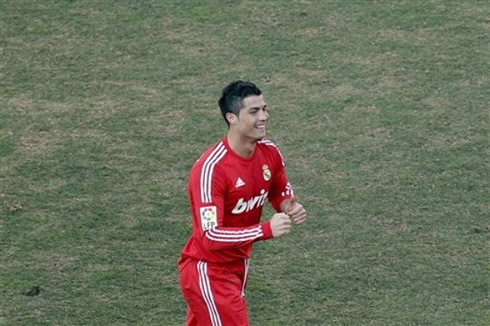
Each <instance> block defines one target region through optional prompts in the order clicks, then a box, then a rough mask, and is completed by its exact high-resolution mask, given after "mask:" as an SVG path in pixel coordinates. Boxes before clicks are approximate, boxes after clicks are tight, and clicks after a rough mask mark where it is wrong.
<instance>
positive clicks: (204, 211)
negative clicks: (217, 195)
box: [199, 206, 218, 230]
mask: <svg viewBox="0 0 490 326" xmlns="http://www.w3.org/2000/svg"><path fill="white" fill-rule="evenodd" d="M199 211H200V214H201V225H202V229H203V230H209V229H211V228H213V227H215V226H218V214H217V213H216V206H206V207H201V208H200V209H199Z"/></svg>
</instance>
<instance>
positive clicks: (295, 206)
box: [286, 196, 306, 224]
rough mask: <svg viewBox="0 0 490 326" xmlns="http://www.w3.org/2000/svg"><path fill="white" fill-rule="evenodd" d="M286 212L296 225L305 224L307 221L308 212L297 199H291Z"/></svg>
mask: <svg viewBox="0 0 490 326" xmlns="http://www.w3.org/2000/svg"><path fill="white" fill-rule="evenodd" d="M286 212H287V213H288V215H289V217H291V220H292V221H293V222H294V224H303V223H304V222H305V221H306V210H305V208H304V207H303V205H301V204H300V203H298V201H297V199H296V197H294V196H293V197H291V199H290V200H289V203H288V205H287V207H286Z"/></svg>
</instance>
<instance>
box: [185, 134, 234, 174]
mask: <svg viewBox="0 0 490 326" xmlns="http://www.w3.org/2000/svg"><path fill="white" fill-rule="evenodd" d="M227 151H228V150H227V149H226V147H225V144H224V143H223V141H221V140H220V141H219V142H217V143H216V144H214V145H213V146H211V147H209V148H208V149H207V150H205V151H204V153H203V154H202V155H201V156H200V157H199V158H198V159H197V160H196V162H195V163H194V165H193V166H192V171H194V172H195V171H199V173H201V171H209V170H213V169H214V168H215V167H216V166H217V165H218V164H219V163H220V162H222V161H223V158H224V157H225V156H226V153H227Z"/></svg>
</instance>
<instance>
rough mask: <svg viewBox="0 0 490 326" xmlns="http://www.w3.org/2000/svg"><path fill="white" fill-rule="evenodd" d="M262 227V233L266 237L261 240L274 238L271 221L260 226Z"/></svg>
mask: <svg viewBox="0 0 490 326" xmlns="http://www.w3.org/2000/svg"><path fill="white" fill-rule="evenodd" d="M260 226H261V227H262V233H263V234H264V235H263V236H262V237H260V238H259V240H267V239H270V238H272V237H273V236H272V229H271V222H270V221H266V222H263V223H261V224H260Z"/></svg>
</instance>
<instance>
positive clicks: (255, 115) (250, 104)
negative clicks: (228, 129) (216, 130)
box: [234, 95, 269, 140]
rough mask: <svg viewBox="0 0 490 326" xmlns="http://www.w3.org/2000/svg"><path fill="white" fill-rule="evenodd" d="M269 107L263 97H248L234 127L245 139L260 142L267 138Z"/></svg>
mask: <svg viewBox="0 0 490 326" xmlns="http://www.w3.org/2000/svg"><path fill="white" fill-rule="evenodd" d="M266 107H267V105H266V104H265V101H264V96H262V95H259V96H257V95H252V96H247V97H246V98H244V99H243V107H242V108H241V110H240V114H239V116H238V119H237V120H236V123H235V125H234V127H235V128H236V130H237V131H238V132H239V133H240V134H241V135H242V136H244V137H247V138H252V139H254V140H260V139H262V138H264V137H265V126H266V124H267V120H268V119H269V113H267V108H266Z"/></svg>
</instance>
